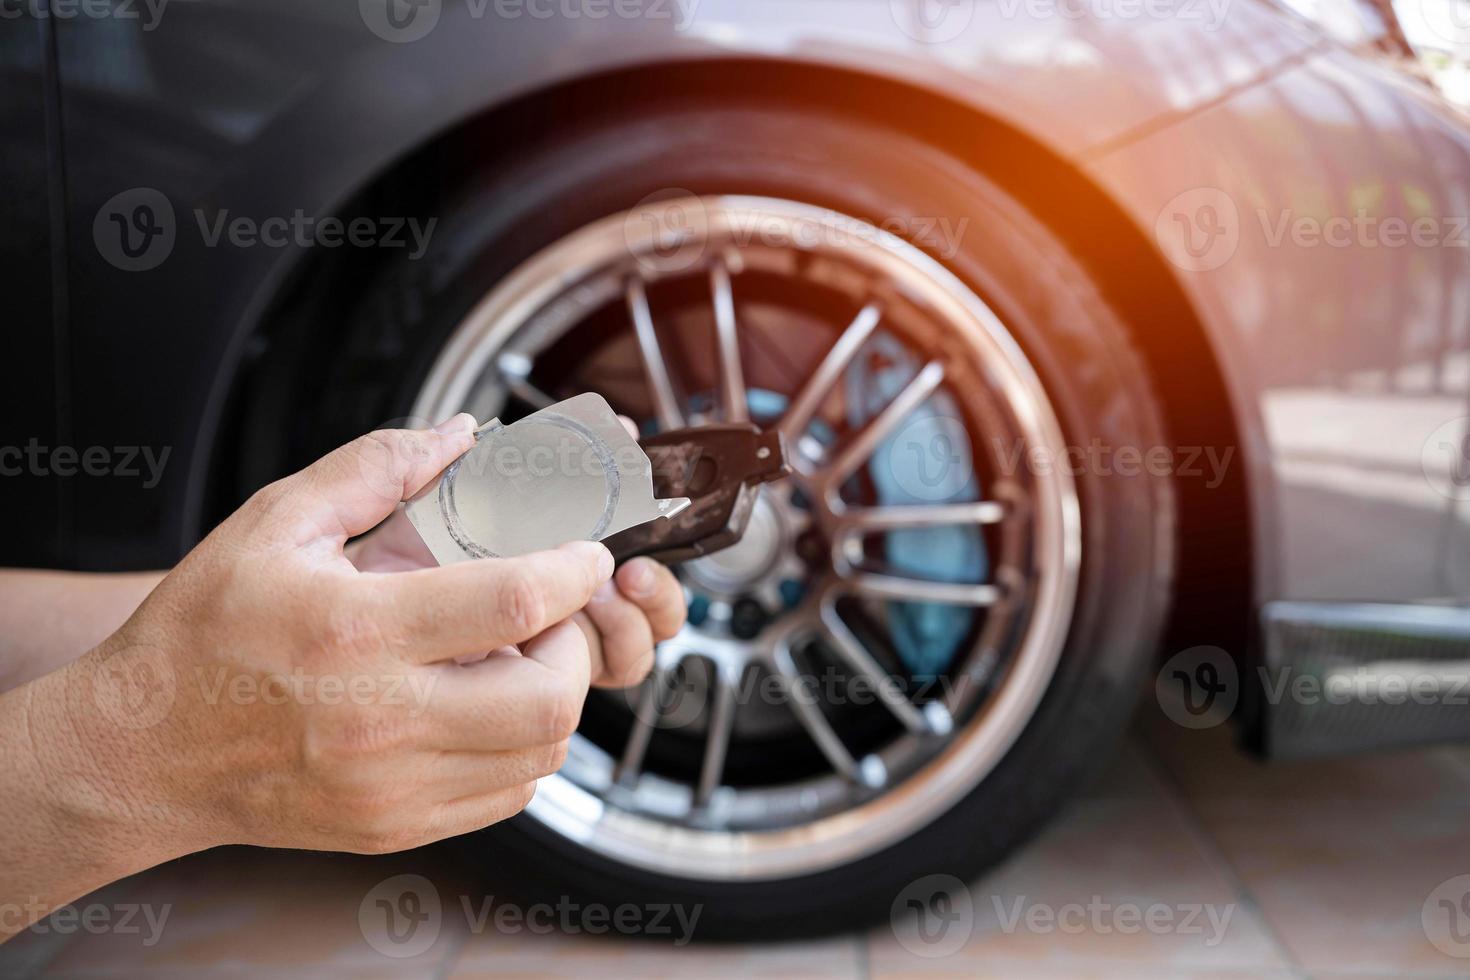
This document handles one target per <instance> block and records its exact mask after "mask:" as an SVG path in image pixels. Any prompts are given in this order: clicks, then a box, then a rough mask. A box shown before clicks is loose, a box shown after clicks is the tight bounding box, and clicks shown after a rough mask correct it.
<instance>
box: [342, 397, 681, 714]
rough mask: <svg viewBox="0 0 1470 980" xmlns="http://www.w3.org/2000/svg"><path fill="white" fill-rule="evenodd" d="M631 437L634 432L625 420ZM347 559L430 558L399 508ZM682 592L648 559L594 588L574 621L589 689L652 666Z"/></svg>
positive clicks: (406, 565) (396, 567)
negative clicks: (582, 636)
mask: <svg viewBox="0 0 1470 980" xmlns="http://www.w3.org/2000/svg"><path fill="white" fill-rule="evenodd" d="M622 422H623V425H624V427H625V428H627V430H628V432H629V434H630V435H633V436H637V434H638V430H637V428H635V427H634V425H633V423H632V422H631V421H630V420H628V419H627V418H623V419H622ZM347 556H348V558H350V559H351V561H352V563H353V564H354V565H356V566H357V568H358V569H360V570H362V571H365V572H367V571H372V572H397V571H408V570H412V569H416V568H429V567H432V566H433V565H434V564H435V562H434V556H433V555H431V554H430V553H429V549H428V547H427V546H426V545H425V544H424V542H423V540H422V539H421V538H420V537H419V535H418V532H417V531H415V530H414V529H413V525H412V524H411V523H409V520H408V517H407V515H406V514H404V513H403V511H402V510H401V509H400V510H399V511H398V512H397V513H395V514H394V515H393V516H392V517H390V518H389V519H388V520H387V521H384V522H383V524H382V525H381V526H380V527H379V528H378V529H377V530H375V531H373V532H372V533H371V534H369V535H366V536H365V537H362V538H359V539H358V540H356V541H354V542H352V543H351V544H349V545H348V546H347ZM685 611H686V604H685V601H684V590H683V589H682V588H681V587H680V585H679V581H678V579H676V578H674V573H673V572H671V571H669V570H668V568H667V567H665V566H664V565H661V564H659V563H658V562H656V561H654V560H653V559H651V558H634V559H633V560H632V561H630V562H628V563H626V564H625V565H623V566H622V567H621V568H619V569H618V571H617V575H616V576H615V579H614V582H612V583H605V584H603V585H602V586H601V587H599V588H598V590H597V592H596V594H595V595H593V597H592V601H591V602H590V603H589V604H588V605H587V608H586V609H585V610H583V611H582V612H579V613H577V614H576V615H575V616H574V617H572V618H573V620H574V621H575V622H576V623H577V625H579V626H581V627H582V630H583V632H584V633H586V635H587V646H588V649H589V652H590V653H591V655H592V685H593V686H594V687H631V686H632V685H634V684H637V683H638V682H639V681H641V680H642V679H643V678H644V677H645V676H647V674H648V671H649V669H650V668H651V667H652V666H653V645H654V644H655V643H656V642H658V641H661V640H667V639H669V638H670V637H672V636H673V635H674V634H675V633H677V632H679V629H680V627H682V626H683V625H684V616H685Z"/></svg>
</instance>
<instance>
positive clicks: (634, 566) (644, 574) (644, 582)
mask: <svg viewBox="0 0 1470 980" xmlns="http://www.w3.org/2000/svg"><path fill="white" fill-rule="evenodd" d="M623 585H625V586H627V588H628V591H629V592H632V593H633V594H634V595H640V596H644V595H648V593H650V592H652V591H653V569H651V568H649V567H648V566H647V565H646V564H644V563H643V562H641V561H638V562H633V563H631V564H630V565H629V566H628V570H627V571H626V572H624V573H623Z"/></svg>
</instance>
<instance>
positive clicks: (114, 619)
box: [0, 569, 164, 691]
mask: <svg viewBox="0 0 1470 980" xmlns="http://www.w3.org/2000/svg"><path fill="white" fill-rule="evenodd" d="M163 575H164V573H163V572H128V573H122V574H97V573H89V572H51V571H35V570H29V569H0V691H5V690H10V689H11V688H14V687H18V686H20V685H21V684H24V683H25V682H26V681H29V680H31V679H33V678H36V677H40V676H41V675H42V674H49V673H50V672H52V671H53V670H57V669H58V668H60V667H62V666H64V665H65V664H67V663H70V662H71V661H73V660H75V659H76V658H77V657H80V656H81V655H82V654H83V653H85V652H87V651H88V650H90V649H92V648H93V647H95V646H96V645H97V644H99V643H101V642H102V641H103V639H105V638H106V637H107V636H108V635H110V634H111V633H112V632H113V631H114V630H116V629H117V628H118V627H119V626H121V625H122V624H123V622H124V621H125V620H126V619H127V618H128V617H129V616H131V615H132V614H133V610H135V609H137V608H138V605H139V604H140V603H141V602H142V601H143V599H144V597H145V596H147V595H148V593H149V592H151V591H153V587H154V586H156V585H157V584H158V583H159V581H160V580H161V579H162V578H163Z"/></svg>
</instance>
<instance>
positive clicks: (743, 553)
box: [683, 488, 791, 598]
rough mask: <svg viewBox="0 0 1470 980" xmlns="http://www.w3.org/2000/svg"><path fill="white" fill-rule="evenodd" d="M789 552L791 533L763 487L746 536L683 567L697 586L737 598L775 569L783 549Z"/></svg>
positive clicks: (747, 527)
mask: <svg viewBox="0 0 1470 980" xmlns="http://www.w3.org/2000/svg"><path fill="white" fill-rule="evenodd" d="M790 551H791V541H790V535H789V534H788V533H787V530H786V527H785V524H784V522H783V521H782V518H781V516H780V514H779V513H778V512H777V510H776V507H775V506H774V505H773V504H772V503H771V495H770V494H768V493H766V492H765V491H764V488H762V490H761V492H760V494H759V496H758V497H757V499H756V502H755V506H754V507H753V508H752V509H751V512H750V523H749V524H748V525H746V528H745V535H744V537H742V538H741V539H740V541H739V542H737V543H736V544H733V545H731V546H730V547H728V548H726V549H725V550H723V551H718V552H716V553H715V554H713V555H709V556H708V557H705V558H699V559H696V560H695V561H691V562H687V563H686V564H685V565H684V568H683V570H684V572H685V574H687V575H688V576H689V580H690V583H691V584H693V585H695V586H696V587H698V588H700V589H702V590H704V591H706V592H709V593H711V594H712V595H716V596H720V597H730V598H734V597H736V596H740V595H744V594H746V593H749V592H752V591H754V590H755V588H756V586H758V585H759V584H760V583H761V581H762V580H763V579H764V578H766V577H767V576H768V575H770V573H771V572H772V571H773V570H774V569H775V568H776V565H777V563H778V562H779V560H780V558H781V556H782V554H783V552H790Z"/></svg>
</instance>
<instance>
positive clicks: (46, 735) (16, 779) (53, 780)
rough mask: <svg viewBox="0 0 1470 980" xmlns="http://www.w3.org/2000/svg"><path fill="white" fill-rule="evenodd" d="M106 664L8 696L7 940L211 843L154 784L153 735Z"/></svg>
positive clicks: (78, 667) (4, 808)
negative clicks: (162, 799) (134, 720)
mask: <svg viewBox="0 0 1470 980" xmlns="http://www.w3.org/2000/svg"><path fill="white" fill-rule="evenodd" d="M110 666H112V665H111V664H110V663H109V662H108V658H107V651H106V648H105V647H104V648H101V649H99V650H95V651H92V652H91V653H88V654H87V655H86V656H85V657H83V658H81V659H79V660H77V661H75V662H73V663H72V664H70V665H68V666H66V667H64V668H62V669H60V670H57V671H55V672H52V673H50V674H47V675H46V676H45V677H42V678H39V679H37V680H34V681H31V682H30V683H27V684H24V685H22V686H20V687H18V688H16V689H14V690H11V691H7V692H5V693H3V694H0V826H3V827H5V828H6V845H5V853H4V857H3V858H0V941H3V940H4V939H6V938H9V937H10V936H11V935H14V934H15V933H17V932H19V931H21V930H22V929H24V928H26V927H27V926H29V925H30V924H31V923H32V922H35V921H36V920H38V919H40V918H42V917H44V916H46V915H48V914H50V913H51V912H52V911H54V910H55V909H56V908H58V907H60V906H63V905H65V904H66V903H68V902H71V901H74V900H75V899H77V898H78V897H80V896H82V895H85V894H87V893H88V892H91V891H93V890H95V889H97V888H99V887H101V886H103V885H105V884H107V883H109V882H112V881H116V880H117V879H119V878H122V877H125V876H127V875H129V874H133V873H135V872H137V871H141V870H143V869H145V868H149V867H152V866H153V865H156V864H159V863H162V862H163V861H166V860H169V859H170V858H173V857H176V856H179V855H181V854H185V853H188V852H189V851H192V850H197V849H199V848H200V847H202V846H206V844H207V842H203V841H192V840H190V839H189V836H188V835H187V834H183V833H180V830H181V828H182V826H183V822H182V821H179V820H177V819H176V817H177V815H176V814H172V813H170V812H169V810H168V808H167V807H164V806H161V805H159V803H158V802H157V801H156V794H154V793H153V792H152V791H151V790H150V786H151V784H152V781H153V779H154V776H155V773H154V767H155V765H156V762H155V761H150V760H152V759H153V757H154V753H152V752H150V751H149V747H148V739H149V737H150V735H149V732H148V731H147V729H146V727H140V728H131V727H130V724H129V723H130V718H129V716H128V715H127V714H125V713H121V712H120V710H119V709H120V708H122V707H123V704H124V703H125V702H119V701H117V699H116V697H115V695H116V694H117V693H118V692H117V691H116V690H113V689H109V688H108V687H107V685H108V684H109V678H110V676H111V675H110V674H108V673H107V671H108V670H109V667H110ZM111 683H113V684H116V683H117V682H116V681H112V682H111ZM140 720H141V721H145V722H146V721H147V720H148V719H147V718H146V717H143V718H141V719H140Z"/></svg>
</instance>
